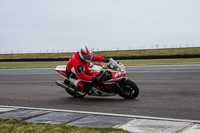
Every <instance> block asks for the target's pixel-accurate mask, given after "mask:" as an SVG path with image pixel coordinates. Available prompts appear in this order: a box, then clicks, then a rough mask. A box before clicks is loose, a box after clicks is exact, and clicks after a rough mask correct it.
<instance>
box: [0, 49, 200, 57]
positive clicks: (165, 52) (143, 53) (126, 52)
mask: <svg viewBox="0 0 200 133" xmlns="http://www.w3.org/2000/svg"><path fill="white" fill-rule="evenodd" d="M72 54H73V53H35V54H34V53H32V54H0V59H23V58H69V57H71V55H72ZM94 54H95V55H99V56H105V57H109V56H148V55H185V54H200V47H194V48H166V49H145V50H117V51H97V52H94Z"/></svg>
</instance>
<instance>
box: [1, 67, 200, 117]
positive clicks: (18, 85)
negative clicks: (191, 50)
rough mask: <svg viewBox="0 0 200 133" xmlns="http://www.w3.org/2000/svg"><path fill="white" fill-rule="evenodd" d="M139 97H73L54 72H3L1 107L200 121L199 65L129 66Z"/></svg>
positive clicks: (28, 70) (29, 70)
mask: <svg viewBox="0 0 200 133" xmlns="http://www.w3.org/2000/svg"><path fill="white" fill-rule="evenodd" d="M127 70H128V74H127V77H128V78H130V79H131V80H133V81H134V82H135V83H136V84H137V85H138V86H139V88H140V94H139V97H138V98H137V99H135V100H126V99H123V98H121V97H120V96H114V97H92V96H86V97H85V98H83V99H78V98H73V97H71V96H70V95H68V94H67V93H66V92H65V90H64V89H62V88H60V87H58V86H57V85H56V84H55V81H56V80H62V79H63V78H62V77H61V76H59V75H58V74H57V73H56V72H54V70H53V69H0V105H8V106H24V107H38V108H51V109H67V110H78V111H92V112H106V113H118V114H130V115H143V116H154V117H165V118H178V119H193V120H200V65H180V66H179V65H176V66H141V67H127Z"/></svg>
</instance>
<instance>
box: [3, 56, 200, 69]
mask: <svg viewBox="0 0 200 133" xmlns="http://www.w3.org/2000/svg"><path fill="white" fill-rule="evenodd" d="M119 61H120V62H122V63H123V64H124V65H125V66H138V65H180V64H200V58H183V59H146V60H119ZM66 64H67V61H51V62H49V61H47V62H46V61H45V62H0V69H14V68H55V67H56V66H58V65H66Z"/></svg>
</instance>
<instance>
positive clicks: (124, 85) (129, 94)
mask: <svg viewBox="0 0 200 133" xmlns="http://www.w3.org/2000/svg"><path fill="white" fill-rule="evenodd" d="M116 91H117V93H118V94H119V95H120V96H121V97H123V98H126V99H134V98H136V97H137V96H138V95H139V88H138V86H137V85H136V84H135V83H134V82H133V81H131V80H129V79H126V80H125V81H122V82H119V83H117V85H116Z"/></svg>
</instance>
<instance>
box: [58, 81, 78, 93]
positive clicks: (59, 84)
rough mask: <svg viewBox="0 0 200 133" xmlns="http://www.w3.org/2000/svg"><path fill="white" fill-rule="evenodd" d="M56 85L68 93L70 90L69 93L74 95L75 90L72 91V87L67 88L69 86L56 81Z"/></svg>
mask: <svg viewBox="0 0 200 133" xmlns="http://www.w3.org/2000/svg"><path fill="white" fill-rule="evenodd" d="M56 84H57V85H58V86H60V87H62V88H64V89H65V90H66V91H67V90H68V91H70V92H72V93H74V92H75V90H74V89H72V88H71V87H69V86H67V85H66V84H64V83H63V82H62V81H56Z"/></svg>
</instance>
